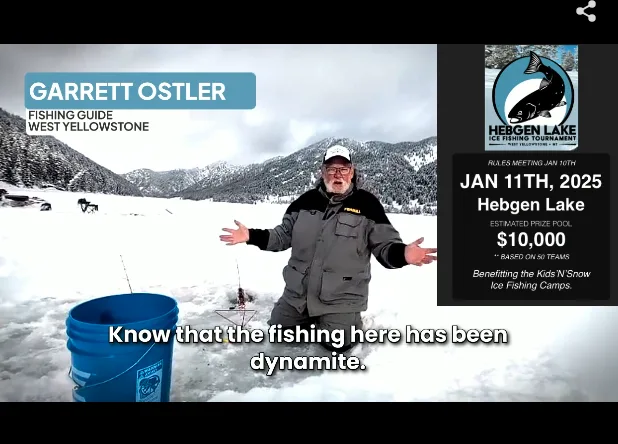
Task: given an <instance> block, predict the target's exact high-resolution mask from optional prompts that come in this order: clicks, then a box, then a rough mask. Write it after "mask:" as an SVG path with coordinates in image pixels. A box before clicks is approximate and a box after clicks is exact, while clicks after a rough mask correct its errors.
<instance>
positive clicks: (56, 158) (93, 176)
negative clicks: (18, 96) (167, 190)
mask: <svg viewBox="0 0 618 444" xmlns="http://www.w3.org/2000/svg"><path fill="white" fill-rule="evenodd" d="M0 181H1V182H7V183H9V184H11V185H16V186H23V187H28V188H31V187H39V188H47V187H53V188H56V189H59V190H66V191H84V192H91V193H108V194H120V195H127V196H142V193H141V192H140V190H139V188H138V187H136V186H135V185H133V184H132V183H131V182H129V181H128V180H126V179H124V178H123V177H121V176H119V175H118V174H116V173H114V172H112V171H110V170H108V169H107V168H104V167H102V166H101V165H99V164H97V163H95V162H94V161H92V160H90V159H89V158H88V157H86V156H84V155H83V154H81V153H79V152H77V151H75V150H74V149H72V148H70V147H68V146H67V145H66V144H64V143H62V142H60V141H59V140H58V139H56V138H54V137H50V136H29V135H28V134H27V133H26V121H25V120H24V119H22V118H21V117H19V116H16V115H13V114H10V113H8V112H6V111H5V110H3V109H2V108H0Z"/></svg>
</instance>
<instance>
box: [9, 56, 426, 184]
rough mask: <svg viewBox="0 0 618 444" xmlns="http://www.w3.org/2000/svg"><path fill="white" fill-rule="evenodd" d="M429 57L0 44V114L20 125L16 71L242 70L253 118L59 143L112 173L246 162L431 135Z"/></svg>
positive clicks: (217, 117) (173, 118)
mask: <svg viewBox="0 0 618 444" xmlns="http://www.w3.org/2000/svg"><path fill="white" fill-rule="evenodd" d="M436 52H437V51H436V45H392V46H391V45H1V46H0V60H2V61H3V63H2V65H1V67H0V107H2V108H4V109H6V110H7V111H9V112H12V113H15V114H18V115H21V116H22V117H25V109H24V107H23V90H24V75H25V73H26V72H33V71H95V72H96V71H119V72H121V71H168V72H170V71H172V72H173V71H194V72H200V71H201V72H212V71H251V72H254V73H255V74H256V76H257V106H256V108H255V109H254V110H250V111H227V110H226V111H215V110H213V111H173V112H168V111H156V112H149V113H147V114H144V116H143V117H142V118H141V119H140V120H144V119H146V118H148V119H150V118H151V116H152V115H154V116H155V117H154V120H155V121H156V122H158V123H157V124H156V125H165V131H153V133H152V134H150V135H148V133H134V134H130V135H127V134H124V135H123V136H118V135H113V136H104V135H101V134H100V133H97V134H93V133H90V134H88V133H85V134H84V133H72V134H66V135H65V136H63V138H62V140H63V142H65V143H67V144H68V145H69V146H71V147H72V148H74V149H76V150H78V151H80V152H81V153H83V154H84V155H86V156H88V157H90V158H91V159H93V160H94V161H95V162H98V163H100V164H101V165H103V166H105V167H107V168H110V169H111V170H113V171H115V172H118V173H123V172H127V171H129V170H132V169H136V168H152V169H155V170H167V169H173V168H190V167H194V166H203V165H207V164H209V163H211V162H214V161H216V160H228V161H230V162H233V163H250V162H256V161H263V160H265V159H267V158H270V157H273V156H278V155H285V154H288V153H290V152H293V151H295V150H298V149H300V148H302V147H304V146H306V145H308V144H310V143H313V142H315V141H317V140H320V139H323V138H325V137H349V138H352V139H357V140H382V141H386V142H400V141H412V140H420V139H422V138H424V137H428V136H434V135H436V132H437V129H436V128H437V117H436V112H437V111H436V110H437V106H436V95H437V87H436V83H437V80H436V58H437V54H436ZM153 113H156V114H153ZM146 115H147V116H148V117H145V116H146ZM156 125H155V123H153V127H154V126H156ZM159 128H160V126H159Z"/></svg>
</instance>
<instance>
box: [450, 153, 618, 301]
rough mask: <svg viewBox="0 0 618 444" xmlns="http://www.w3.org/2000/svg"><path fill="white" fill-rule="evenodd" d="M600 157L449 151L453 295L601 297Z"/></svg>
mask: <svg viewBox="0 0 618 444" xmlns="http://www.w3.org/2000/svg"><path fill="white" fill-rule="evenodd" d="M609 166H610V163H609V156H608V155H606V154H581V153H578V154H572V153H565V152H557V153H547V152H545V153H522V152H518V153H512V152H511V153H478V154H457V155H455V157H454V162H453V174H454V176H453V216H454V221H453V223H454V227H453V243H454V244H453V259H454V262H453V264H454V265H453V296H454V298H455V299H459V300H485V301H490V300H521V301H524V300H525V301H530V302H531V303H533V301H534V300H539V301H543V300H546V301H549V300H564V301H567V300H568V301H577V300H582V301H593V300H607V299H609V270H610V268H609V257H610V253H609V248H610V246H609V230H610V220H609V205H610V202H609Z"/></svg>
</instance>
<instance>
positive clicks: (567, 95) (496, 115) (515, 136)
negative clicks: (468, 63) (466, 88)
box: [485, 45, 579, 151]
mask: <svg viewBox="0 0 618 444" xmlns="http://www.w3.org/2000/svg"><path fill="white" fill-rule="evenodd" d="M578 54H579V50H578V45H486V46H485V150H486V151H495V150H498V151H530V150H543V151H547V150H559V151H570V150H573V149H575V148H576V147H577V146H578V144H579V143H578V139H579V134H578V124H577V121H578V114H579V111H578V103H577V94H578V86H577V83H578V78H579V73H578V66H579V63H578Z"/></svg>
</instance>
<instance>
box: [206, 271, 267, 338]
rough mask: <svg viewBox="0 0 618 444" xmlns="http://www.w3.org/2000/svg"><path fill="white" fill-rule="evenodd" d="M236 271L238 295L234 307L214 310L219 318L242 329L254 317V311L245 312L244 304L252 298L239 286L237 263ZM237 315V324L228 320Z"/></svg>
mask: <svg viewBox="0 0 618 444" xmlns="http://www.w3.org/2000/svg"><path fill="white" fill-rule="evenodd" d="M236 270H237V272H238V293H237V297H236V305H233V306H232V307H230V308H229V309H228V310H215V313H217V314H218V315H219V316H221V317H222V318H223V319H225V320H227V321H229V322H231V323H232V324H234V325H238V326H240V327H244V326H245V325H247V324H248V323H249V321H250V320H251V319H253V317H254V316H255V315H256V313H257V311H256V310H247V309H246V306H245V304H246V303H247V302H252V301H253V298H252V297H251V296H248V295H247V294H246V293H245V290H244V289H243V288H242V286H241V285H240V268H239V267H238V261H236ZM234 315H239V320H238V322H237V321H235V320H233V319H230V317H231V316H234Z"/></svg>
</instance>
